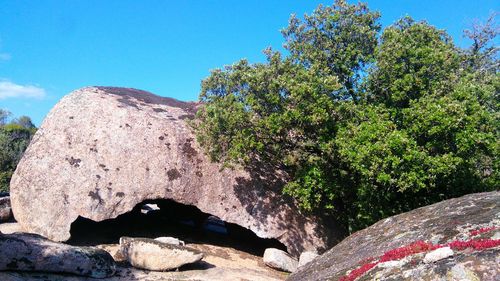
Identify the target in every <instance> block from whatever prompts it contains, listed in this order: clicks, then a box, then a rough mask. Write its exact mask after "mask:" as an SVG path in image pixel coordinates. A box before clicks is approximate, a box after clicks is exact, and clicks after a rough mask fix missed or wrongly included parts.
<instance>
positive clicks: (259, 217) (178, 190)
mask: <svg viewBox="0 0 500 281" xmlns="http://www.w3.org/2000/svg"><path fill="white" fill-rule="evenodd" d="M198 106H199V105H198V104H197V103H187V102H180V101H177V100H174V99H170V98H163V97H159V96H155V95H153V94H151V93H148V92H144V91H139V90H134V89H125V88H111V87H88V88H83V89H80V90H77V91H74V92H73V93H71V94H69V95H67V96H65V97H64V98H63V99H62V100H61V101H60V102H59V103H58V104H57V105H56V106H55V107H54V108H53V109H52V110H51V112H50V113H49V114H48V115H47V117H46V119H45V120H44V121H43V123H42V125H41V127H40V129H39V130H38V131H37V133H36V134H35V136H34V137H33V140H32V142H31V144H30V145H29V147H28V149H27V150H26V152H25V154H24V157H23V158H22V160H21V161H20V163H19V165H18V167H17V170H16V171H15V173H14V175H13V177H12V181H11V202H12V209H13V212H14V216H15V217H16V219H17V221H19V223H20V224H21V225H22V226H23V228H25V229H26V231H29V232H34V233H38V234H41V235H43V236H45V237H48V238H50V239H52V240H56V241H65V240H67V239H69V238H70V226H71V223H72V222H74V221H75V220H76V219H77V218H78V217H79V216H81V217H84V218H88V219H91V220H94V221H102V220H106V219H110V218H115V217H117V216H118V215H120V214H123V213H125V212H128V211H130V210H132V209H133V208H134V206H136V205H137V204H139V203H141V202H143V201H145V200H148V199H159V198H164V199H172V200H174V201H176V202H179V203H182V204H186V205H194V206H196V207H198V208H199V209H200V210H201V211H203V212H204V213H207V214H212V215H215V216H217V217H219V218H220V219H221V220H223V221H226V222H229V223H235V224H238V225H240V226H242V227H245V228H247V229H250V230H252V231H253V232H254V233H256V234H257V235H258V236H259V237H262V238H276V239H278V240H279V241H281V242H282V243H283V244H284V245H285V246H287V250H288V251H289V252H290V253H291V254H293V255H295V256H298V255H299V254H300V253H301V252H302V251H304V250H319V251H322V250H325V249H326V248H327V247H328V246H329V245H332V243H334V242H335V240H336V239H337V238H339V237H340V235H339V234H338V233H331V232H329V231H328V230H327V229H335V226H334V227H333V228H332V227H331V225H329V227H325V225H326V224H325V222H323V221H321V220H320V219H318V218H315V217H312V216H305V215H303V214H301V213H300V212H299V211H298V209H297V208H296V207H295V206H296V205H295V204H294V202H292V201H291V200H290V199H289V198H285V197H284V196H283V195H281V192H279V190H280V188H281V186H282V184H283V180H284V178H285V175H284V174H283V173H282V172H280V171H278V170H276V169H271V168H269V167H259V168H252V169H250V168H248V169H234V170H231V169H223V170H222V169H221V166H220V165H218V164H216V163H211V162H210V161H209V159H208V158H207V157H206V156H205V155H204V154H203V153H202V149H201V148H200V147H199V145H198V143H197V142H196V140H195V136H194V135H193V132H192V130H191V128H190V126H189V125H188V124H187V121H188V120H189V119H190V118H192V117H193V115H194V114H195V112H196V110H197V107H198ZM35 194H36V197H37V200H33V196H35Z"/></svg>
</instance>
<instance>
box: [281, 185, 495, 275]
mask: <svg viewBox="0 0 500 281" xmlns="http://www.w3.org/2000/svg"><path fill="white" fill-rule="evenodd" d="M448 248H449V249H448ZM499 264H500V192H498V191H497V192H489V193H478V194H471V195H467V196H463V197H460V198H455V199H450V200H446V201H443V202H440V203H436V204H433V205H430V206H426V207H422V208H419V209H416V210H413V211H410V212H407V213H404V214H400V215H397V216H394V217H390V218H387V219H384V220H382V221H379V222H377V223H376V224H374V225H372V226H370V227H368V228H366V229H364V230H361V231H358V232H356V233H354V234H352V235H351V236H349V237H348V238H346V239H345V240H344V241H342V242H341V243H339V244H337V245H336V246H335V247H333V248H332V249H330V250H329V251H327V252H326V253H324V254H323V255H321V256H319V257H317V258H316V259H314V260H313V261H312V262H310V263H309V264H307V265H305V266H304V267H301V268H299V270H298V271H297V272H295V273H294V274H292V275H291V276H290V277H289V279H287V280H290V281H295V280H297V281H298V280H300V281H303V280H342V281H355V280H356V281H358V280H483V281H485V280H498V276H500V268H499V267H498V265H499Z"/></svg>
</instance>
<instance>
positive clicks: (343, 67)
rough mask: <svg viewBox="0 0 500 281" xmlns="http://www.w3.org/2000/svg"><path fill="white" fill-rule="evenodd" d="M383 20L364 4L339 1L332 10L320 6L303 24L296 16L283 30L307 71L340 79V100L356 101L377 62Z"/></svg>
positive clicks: (294, 56) (338, 95)
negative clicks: (368, 70)
mask: <svg viewBox="0 0 500 281" xmlns="http://www.w3.org/2000/svg"><path fill="white" fill-rule="evenodd" d="M379 17H380V14H379V13H378V12H373V11H370V10H369V9H368V7H367V5H366V4H364V3H358V4H356V5H350V4H348V3H347V1H345V0H336V1H335V4H334V5H332V6H327V7H324V6H321V5H320V6H319V7H318V8H317V9H316V10H315V11H314V12H313V13H312V14H311V15H305V16H304V20H303V21H301V20H300V19H298V18H297V17H296V16H295V15H292V17H291V18H290V20H289V25H288V27H287V28H285V29H283V30H282V34H283V36H284V37H285V40H286V41H285V48H286V49H287V50H288V51H290V53H291V56H292V58H293V59H295V60H297V61H298V62H299V63H301V64H302V65H303V66H304V67H306V68H316V69H318V70H319V71H320V73H324V74H326V75H335V76H337V77H338V79H339V82H340V84H341V87H340V88H339V89H338V91H336V92H337V93H336V97H337V98H339V99H346V98H348V99H354V100H356V99H357V98H358V91H357V88H358V86H359V84H360V80H361V75H362V73H363V72H364V70H365V67H366V66H367V65H368V64H370V63H371V62H373V59H374V51H375V48H376V46H377V36H378V32H379V30H380V23H379V22H378V20H379Z"/></svg>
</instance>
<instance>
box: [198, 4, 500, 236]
mask: <svg viewBox="0 0 500 281" xmlns="http://www.w3.org/2000/svg"><path fill="white" fill-rule="evenodd" d="M378 18H379V15H378V13H375V12H371V11H370V10H368V8H367V7H366V5H364V4H356V5H349V4H347V3H346V2H345V1H336V2H335V4H334V5H333V6H331V7H322V6H320V7H319V8H318V9H316V10H315V11H314V13H313V14H312V15H310V16H307V15H306V16H305V19H304V21H303V22H302V21H301V20H299V19H297V18H296V17H292V18H291V20H290V23H289V26H288V27H287V28H286V29H284V30H283V35H284V36H285V40H286V47H287V49H288V50H289V51H290V55H289V56H287V57H283V56H282V55H280V54H279V53H278V52H273V51H271V50H267V51H266V54H267V62H266V63H260V64H249V63H248V62H247V61H245V60H242V61H240V62H238V63H236V64H234V65H232V66H227V67H225V68H224V69H219V70H215V71H213V72H212V73H211V75H210V76H209V77H208V78H207V79H205V80H204V81H203V82H202V92H201V95H200V99H201V101H203V102H204V104H205V106H204V107H203V108H202V109H201V110H200V111H199V112H198V115H197V119H196V120H195V121H194V122H193V126H194V128H195V130H196V133H197V138H198V140H199V141H200V143H201V145H202V146H203V147H204V148H205V149H206V151H207V153H208V154H209V155H210V156H211V158H212V160H214V161H219V162H222V163H224V164H226V165H229V166H230V165H243V166H245V165H250V164H253V163H254V161H263V162H265V163H268V164H272V165H273V166H275V167H279V168H281V169H282V170H284V171H286V172H287V173H288V175H289V181H288V183H287V185H286V186H285V187H284V189H283V192H284V193H286V194H288V195H291V196H292V197H294V198H295V199H296V200H297V202H298V203H299V205H300V206H301V207H302V208H303V209H304V210H305V211H309V212H315V213H318V214H323V215H331V216H335V217H336V218H337V219H338V220H339V221H340V222H343V223H344V224H345V226H346V228H348V229H350V230H351V231H352V230H356V229H360V228H363V227H366V226H368V225H370V224H371V223H373V222H375V221H377V220H379V219H381V218H384V217H387V216H390V215H394V214H397V213H400V212H403V211H407V210H411V209H414V208H416V207H419V206H422V205H427V204H430V203H434V202H437V201H440V200H443V199H446V198H450V197H456V196H460V195H463V194H467V193H471V192H478V191H486V190H494V189H498V187H499V186H500V181H499V173H498V168H499V162H498V155H499V142H498V139H500V138H499V131H500V130H499V129H500V128H499V124H500V122H499V120H498V119H499V115H498V101H499V99H498V92H499V88H500V87H499V86H500V83H499V82H500V75H499V74H497V73H498V63H497V61H496V58H495V56H491V50H492V49H491V48H490V47H484V46H490V45H491V40H492V39H493V38H494V36H493V37H492V35H491V34H492V33H491V32H490V31H491V30H492V28H490V27H489V28H483V29H481V30H483V31H481V32H479V31H478V32H476V33H474V34H475V35H473V36H476V37H477V38H480V39H478V40H483V39H484V38H487V40H483V41H481V44H480V45H481V46H483V47H481V48H479V49H477V48H476V50H475V51H471V50H473V49H474V48H472V49H471V50H461V49H459V48H457V47H456V46H454V45H453V43H452V40H451V38H449V36H448V35H447V34H446V33H445V32H444V31H442V30H438V29H436V28H435V27H433V26H430V25H429V24H427V23H425V22H415V21H413V20H412V19H411V18H409V17H405V18H403V19H401V20H400V21H398V22H397V23H395V24H394V25H392V26H390V27H388V28H386V29H385V30H384V31H383V32H382V34H381V35H380V40H379V41H378V43H377V36H378V31H379V28H380V26H379V23H378V21H377V20H378ZM490 25H491V23H490ZM484 34H488V36H489V37H488V36H485V35H484ZM471 36H472V35H471ZM481 38H483V39H481ZM486 53H487V54H486ZM477 57H480V58H481V59H480V60H479V59H477ZM495 65H496V68H495ZM464 66H465V67H464ZM367 67H369V69H366V68H367ZM484 69H488V70H487V71H484Z"/></svg>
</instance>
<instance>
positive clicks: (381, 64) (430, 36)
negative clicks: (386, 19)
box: [369, 17, 459, 108]
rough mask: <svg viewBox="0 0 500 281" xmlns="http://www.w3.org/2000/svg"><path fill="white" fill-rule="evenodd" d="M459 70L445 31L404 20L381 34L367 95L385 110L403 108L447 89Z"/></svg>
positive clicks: (454, 52) (456, 58)
mask: <svg viewBox="0 0 500 281" xmlns="http://www.w3.org/2000/svg"><path fill="white" fill-rule="evenodd" d="M458 67H459V56H458V52H457V50H456V48H455V47H454V46H453V44H452V40H451V38H449V36H448V35H447V34H446V33H445V32H444V31H442V30H438V29H436V28H434V27H432V26H430V25H428V24H427V23H425V22H415V21H414V20H413V19H411V18H410V17H405V18H403V19H401V20H399V21H398V22H397V23H396V24H394V25H392V26H390V27H388V28H386V29H385V30H384V32H383V33H382V37H381V40H380V45H379V47H378V48H377V54H376V64H375V67H373V68H372V70H371V74H370V78H369V90H370V91H369V95H370V98H371V99H373V100H375V101H377V102H383V103H385V104H386V105H387V106H388V107H394V108H404V107H407V106H409V103H410V101H411V100H414V99H418V98H419V97H421V96H425V95H433V94H436V91H441V90H444V89H447V88H449V87H450V86H451V85H452V84H453V82H454V78H455V77H454V76H455V73H456V71H457V69H458Z"/></svg>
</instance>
